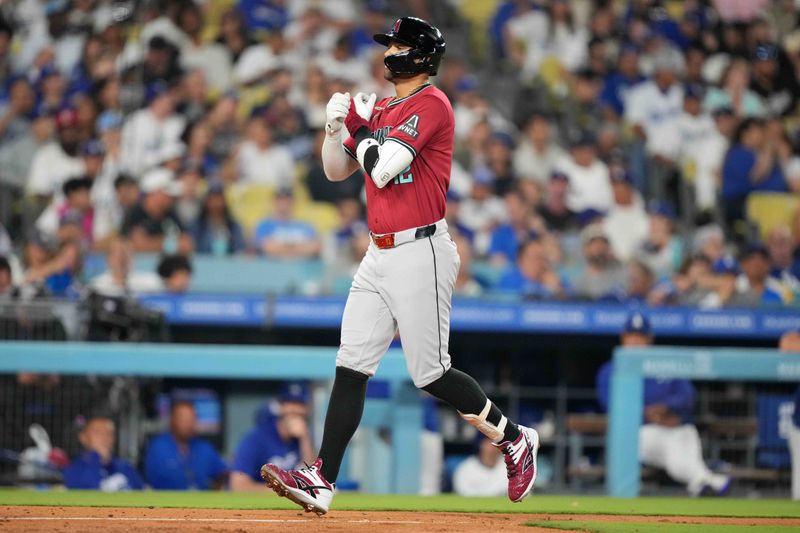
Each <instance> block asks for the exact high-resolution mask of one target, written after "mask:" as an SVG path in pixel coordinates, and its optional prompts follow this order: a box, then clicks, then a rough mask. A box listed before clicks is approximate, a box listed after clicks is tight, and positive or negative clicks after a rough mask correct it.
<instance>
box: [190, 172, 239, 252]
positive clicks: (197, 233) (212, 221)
mask: <svg viewBox="0 0 800 533" xmlns="http://www.w3.org/2000/svg"><path fill="white" fill-rule="evenodd" d="M192 236H193V238H194V245H195V251H196V252H197V253H199V254H211V255H216V256H225V255H231V254H237V253H239V252H242V251H244V249H245V247H246V244H245V240H244V233H243V232H242V227H241V226H240V225H239V223H238V222H236V220H234V218H233V215H231V212H230V210H229V209H228V203H227V200H226V199H225V190H224V189H223V188H222V186H221V185H219V184H212V185H211V186H210V187H209V188H208V192H207V193H206V197H205V199H204V200H203V207H202V211H201V212H200V216H199V217H198V219H197V222H195V225H194V228H192Z"/></svg>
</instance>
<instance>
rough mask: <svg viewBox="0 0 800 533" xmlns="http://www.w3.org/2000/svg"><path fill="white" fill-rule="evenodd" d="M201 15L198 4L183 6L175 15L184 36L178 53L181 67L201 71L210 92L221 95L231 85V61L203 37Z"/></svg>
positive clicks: (220, 46)
mask: <svg viewBox="0 0 800 533" xmlns="http://www.w3.org/2000/svg"><path fill="white" fill-rule="evenodd" d="M203 18H204V17H203V12H202V10H201V9H200V7H199V6H198V5H197V4H194V3H188V4H183V5H182V6H181V8H180V10H179V12H178V26H179V27H180V29H181V30H183V32H184V33H185V34H186V40H185V41H184V43H183V47H182V49H181V66H182V67H183V68H185V69H186V70H192V69H200V70H201V71H203V73H204V74H205V77H206V79H207V80H208V81H209V83H210V84H211V89H212V90H214V91H217V92H222V91H224V90H225V89H227V88H228V86H229V85H230V82H231V57H230V55H229V54H228V52H227V50H226V49H225V47H224V46H223V45H221V44H218V43H216V42H208V41H207V39H204V37H203V29H204V28H205V27H206V25H205V21H204V20H203Z"/></svg>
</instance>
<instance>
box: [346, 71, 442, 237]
mask: <svg viewBox="0 0 800 533" xmlns="http://www.w3.org/2000/svg"><path fill="white" fill-rule="evenodd" d="M369 129H370V131H372V136H373V137H374V138H375V139H376V140H377V141H378V142H379V143H380V144H383V143H384V142H398V143H400V144H402V145H403V146H405V147H406V148H407V149H408V150H410V151H411V153H412V154H413V155H414V160H413V161H412V162H411V165H410V166H409V167H408V168H406V169H405V170H403V171H402V172H401V173H400V174H399V175H398V176H397V177H396V178H394V180H392V181H390V182H389V183H387V184H386V185H385V186H384V187H383V188H382V189H379V188H378V187H376V186H375V184H374V183H373V182H372V179H371V178H369V177H368V176H366V175H365V180H364V181H365V183H366V188H367V224H368V226H369V229H370V231H372V232H373V233H378V234H381V233H394V232H397V231H402V230H404V229H409V228H415V227H420V226H427V225H429V224H432V223H434V222H436V221H437V220H441V219H443V218H444V210H445V204H446V197H447V188H448V187H449V186H450V167H451V165H452V162H453V136H454V132H455V120H454V118H453V108H452V107H451V106H450V101H449V100H448V99H447V97H446V96H445V94H444V93H443V92H442V91H440V90H439V89H438V88H436V87H434V86H433V85H424V86H423V87H422V88H421V89H418V90H417V91H416V92H414V93H412V94H410V95H409V96H406V97H405V98H399V99H394V98H384V99H383V100H381V101H380V102H377V103H376V104H375V108H374V110H373V112H372V118H371V119H370V123H369ZM343 145H344V149H345V151H346V152H347V153H348V154H349V155H350V156H351V157H353V158H354V159H355V157H356V156H355V152H356V146H355V141H354V140H353V138H352V137H350V138H348V139H346V140H345V141H344V143H343Z"/></svg>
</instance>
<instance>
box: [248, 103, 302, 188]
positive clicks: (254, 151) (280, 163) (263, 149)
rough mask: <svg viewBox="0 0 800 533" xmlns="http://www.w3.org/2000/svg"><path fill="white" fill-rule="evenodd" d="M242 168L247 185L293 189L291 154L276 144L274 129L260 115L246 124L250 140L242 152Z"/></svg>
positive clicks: (293, 174) (293, 173)
mask: <svg viewBox="0 0 800 533" xmlns="http://www.w3.org/2000/svg"><path fill="white" fill-rule="evenodd" d="M239 168H240V169H241V179H242V181H244V182H245V183H256V184H259V185H269V186H270V187H273V188H274V189H276V190H277V189H283V188H291V187H292V186H293V185H294V177H295V169H294V160H293V159H292V153H291V151H290V150H289V149H288V148H286V147H285V146H281V145H278V144H275V143H274V139H273V137H272V128H270V126H269V125H268V124H267V121H266V119H265V118H264V117H263V116H261V115H256V116H254V117H252V118H251V119H250V120H249V121H248V123H247V137H246V140H245V141H244V142H243V143H242V145H241V147H240V148H239Z"/></svg>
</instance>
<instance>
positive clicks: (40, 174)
mask: <svg viewBox="0 0 800 533" xmlns="http://www.w3.org/2000/svg"><path fill="white" fill-rule="evenodd" d="M56 130H57V138H56V140H54V141H52V142H50V143H48V144H45V145H43V146H42V147H41V148H39V149H38V150H37V151H36V155H34V157H33V161H32V162H31V167H30V174H29V175H28V179H27V192H28V194H31V195H33V196H35V197H39V198H42V199H46V200H49V199H50V198H51V197H52V196H53V195H59V193H60V191H61V186H62V185H63V184H64V182H65V181H66V180H67V179H68V178H71V177H74V176H80V175H82V174H83V173H84V167H83V161H82V160H81V158H80V157H79V150H80V131H79V130H78V114H77V113H76V112H75V110H74V109H69V108H66V109H62V110H61V111H59V112H58V114H57V115H56Z"/></svg>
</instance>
